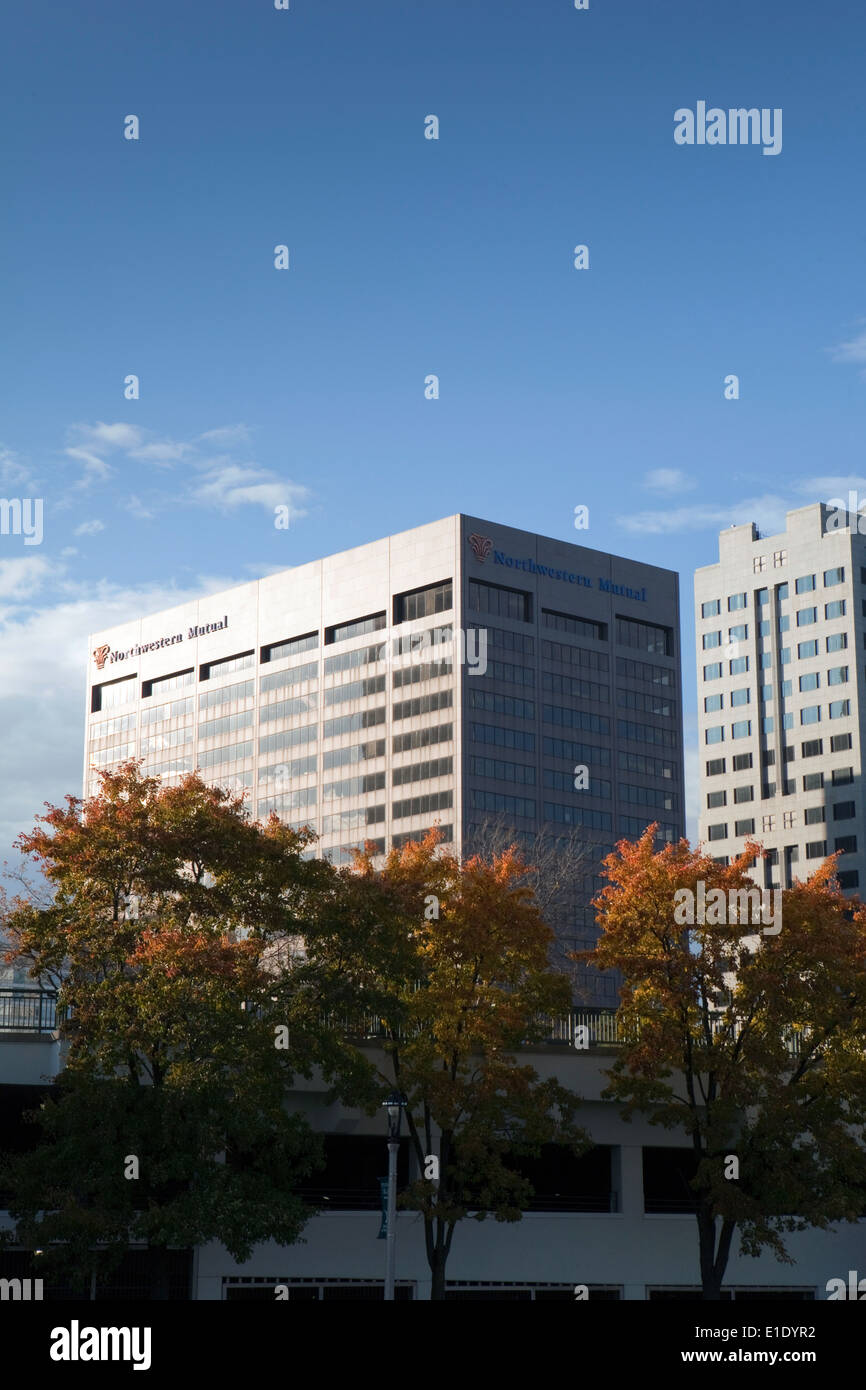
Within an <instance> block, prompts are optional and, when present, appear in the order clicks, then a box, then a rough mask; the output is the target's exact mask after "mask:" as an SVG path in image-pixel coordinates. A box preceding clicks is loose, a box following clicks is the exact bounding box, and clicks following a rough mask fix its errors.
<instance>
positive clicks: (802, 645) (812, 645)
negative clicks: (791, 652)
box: [797, 638, 818, 661]
mask: <svg viewBox="0 0 866 1390" xmlns="http://www.w3.org/2000/svg"><path fill="white" fill-rule="evenodd" d="M817 655H818V642H817V639H816V638H813V639H812V641H811V642H798V644H797V656H798V657H799V658H800V660H801V661H803V660H805V659H806V657H810V656H817Z"/></svg>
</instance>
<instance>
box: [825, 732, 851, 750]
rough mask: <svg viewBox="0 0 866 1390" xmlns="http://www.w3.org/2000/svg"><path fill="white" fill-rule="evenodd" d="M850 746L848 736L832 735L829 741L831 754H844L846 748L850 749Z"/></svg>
mask: <svg viewBox="0 0 866 1390" xmlns="http://www.w3.org/2000/svg"><path fill="white" fill-rule="evenodd" d="M851 746H852V744H851V735H850V734H834V735H833V737H832V738H831V739H830V752H831V753H844V752H845V750H846V748H850V747H851Z"/></svg>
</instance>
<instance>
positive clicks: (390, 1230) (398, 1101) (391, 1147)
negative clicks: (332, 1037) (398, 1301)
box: [382, 1091, 406, 1303]
mask: <svg viewBox="0 0 866 1390" xmlns="http://www.w3.org/2000/svg"><path fill="white" fill-rule="evenodd" d="M382 1104H383V1106H384V1107H385V1110H386V1111H387V1114H388V1216H387V1233H386V1240H385V1301H386V1303H393V1301H394V1266H395V1261H396V1254H397V1150H398V1149H399V1147H400V1121H401V1120H402V1118H403V1111H404V1110H405V1108H406V1097H405V1096H404V1095H403V1094H402V1092H401V1091H392V1092H391V1094H390V1095H389V1097H388V1099H387V1100H383V1102H382Z"/></svg>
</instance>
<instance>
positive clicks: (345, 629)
mask: <svg viewBox="0 0 866 1390" xmlns="http://www.w3.org/2000/svg"><path fill="white" fill-rule="evenodd" d="M470 583H471V581H470ZM387 626H388V619H387V615H386V614H385V613H371V614H369V615H368V616H367V617H366V618H353V619H352V621H351V622H350V623H338V624H337V625H336V626H335V627H326V628H325V642H326V644H330V643H332V642H345V641H347V640H348V638H349V637H363V635H364V634H365V633H366V632H381V630H382V628H383V627H387Z"/></svg>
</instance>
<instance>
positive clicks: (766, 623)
mask: <svg viewBox="0 0 866 1390" xmlns="http://www.w3.org/2000/svg"><path fill="white" fill-rule="evenodd" d="M769 635H770V619H769V618H762V619H761V621H760V622H759V623H758V636H759V637H769Z"/></svg>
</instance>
